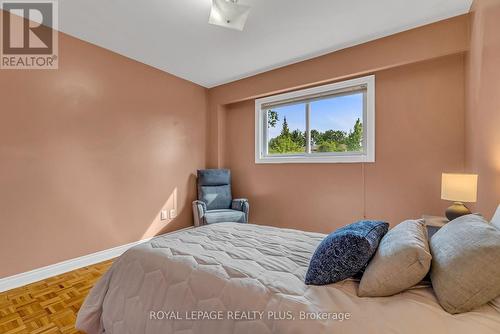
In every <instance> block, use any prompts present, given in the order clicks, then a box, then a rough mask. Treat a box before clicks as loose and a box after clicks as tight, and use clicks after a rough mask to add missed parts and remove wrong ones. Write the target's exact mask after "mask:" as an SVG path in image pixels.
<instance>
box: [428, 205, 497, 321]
mask: <svg viewBox="0 0 500 334" xmlns="http://www.w3.org/2000/svg"><path fill="white" fill-rule="evenodd" d="M430 246H431V253H432V265H431V280H432V287H433V288H434V292H435V293H436V296H437V298H438V300H439V303H440V304H441V306H442V307H443V308H444V309H445V310H446V311H447V312H449V313H452V314H455V313H462V312H467V311H470V310H473V309H475V308H476V307H479V306H481V305H483V304H486V303H487V302H489V301H491V300H492V299H494V298H495V297H497V296H499V295H500V265H499V264H500V230H498V229H497V228H495V227H494V226H493V225H491V224H489V223H488V222H487V221H485V220H484V218H482V217H481V216H478V215H466V216H462V217H459V218H457V219H454V220H453V221H451V222H449V223H448V224H446V225H445V226H444V227H442V228H441V229H440V230H439V231H438V232H437V233H436V234H435V235H434V237H433V238H432V239H431V241H430Z"/></svg>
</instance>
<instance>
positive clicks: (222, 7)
mask: <svg viewBox="0 0 500 334" xmlns="http://www.w3.org/2000/svg"><path fill="white" fill-rule="evenodd" d="M249 13H250V6H246V5H239V4H238V0H212V10H211V11H210V18H209V19H208V23H210V24H214V25H217V26H221V27H225V28H229V29H235V30H239V31H242V30H243V27H244V26H245V22H246V20H247V18H248V14H249Z"/></svg>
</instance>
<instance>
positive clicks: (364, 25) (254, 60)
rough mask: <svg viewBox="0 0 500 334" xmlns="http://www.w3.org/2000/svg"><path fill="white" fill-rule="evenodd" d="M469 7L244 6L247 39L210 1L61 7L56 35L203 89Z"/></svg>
mask: <svg viewBox="0 0 500 334" xmlns="http://www.w3.org/2000/svg"><path fill="white" fill-rule="evenodd" d="M471 2H472V0H240V3H242V4H248V5H250V6H252V11H251V12H250V16H249V18H248V21H247V24H246V27H245V30H244V31H243V32H239V31H234V30H228V29H224V28H221V27H218V26H213V25H209V24H208V23H207V22H208V16H209V12H210V5H211V0H59V30H60V31H62V32H65V33H67V34H69V35H72V36H76V37H78V38H80V39H83V40H85V41H88V42H90V43H93V44H96V45H99V46H102V47H104V48H106V49H109V50H112V51H114V52H117V53H119V54H122V55H125V56H127V57H129V58H132V59H135V60H138V61H140V62H143V63H145V64H148V65H151V66H154V67H156V68H158V69H161V70H163V71H166V72H169V73H171V74H174V75H176V76H179V77H181V78H184V79H187V80H190V81H193V82H195V83H197V84H200V85H202V86H205V87H213V86H217V85H220V84H223V83H227V82H230V81H234V80H237V79H241V78H244V77H247V76H251V75H254V74H257V73H260V72H264V71H267V70H270V69H273V68H277V67H280V66H283V65H287V64H290V63H294V62H297V61H300V60H304V59H308V58H312V57H316V56H319V55H321V54H325V53H328V52H331V51H335V50H339V49H342V48H345V47H348V46H352V45H355V44H359V43H363V42H366V41H369V40H373V39H376V38H380V37H383V36H387V35H391V34H394V33H397V32H400V31H403V30H407V29H410V28H413V27H417V26H420V25H424V24H427V23H431V22H434V21H438V20H441V19H445V18H448V17H452V16H456V15H459V14H463V13H466V12H468V11H469V8H470V5H471Z"/></svg>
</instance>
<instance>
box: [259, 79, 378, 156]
mask: <svg viewBox="0 0 500 334" xmlns="http://www.w3.org/2000/svg"><path fill="white" fill-rule="evenodd" d="M360 86H361V87H363V88H365V87H366V94H365V103H364V107H365V108H364V109H365V110H364V111H363V148H364V150H363V152H360V153H356V152H328V153H311V152H304V153H299V154H273V155H269V154H267V150H268V143H267V130H268V129H267V110H268V109H266V108H265V106H266V105H269V104H279V103H280V102H283V101H289V100H293V101H294V102H295V101H296V102H297V103H300V100H301V99H304V100H307V99H308V98H310V97H311V96H318V95H325V96H326V95H330V94H331V95H335V94H340V93H342V92H348V91H349V90H350V89H353V91H354V90H356V88H357V89H359V88H360ZM306 109H308V108H306ZM309 123H310V115H309V110H306V132H307V134H306V136H307V138H309V136H310V133H309V131H307V129H308V128H309V126H308V125H309ZM308 150H309V149H308ZM363 162H375V76H374V75H370V76H366V77H362V78H357V79H352V80H347V81H342V82H336V83H333V84H329V85H323V86H318V87H313V88H308V89H302V90H298V91H294V92H290V93H285V94H279V95H273V96H269V97H265V98H261V99H257V100H255V163H256V164H282V163H363Z"/></svg>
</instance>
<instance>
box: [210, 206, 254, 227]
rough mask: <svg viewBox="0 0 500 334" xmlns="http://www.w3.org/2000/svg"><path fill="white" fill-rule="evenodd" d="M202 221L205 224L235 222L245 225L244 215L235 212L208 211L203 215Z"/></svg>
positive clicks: (240, 212) (226, 210)
mask: <svg viewBox="0 0 500 334" xmlns="http://www.w3.org/2000/svg"><path fill="white" fill-rule="evenodd" d="M204 220H205V223H206V224H214V223H223V222H235V223H246V214H245V213H244V212H242V211H236V210H230V209H225V210H210V211H207V212H206V213H205V216H204Z"/></svg>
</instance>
